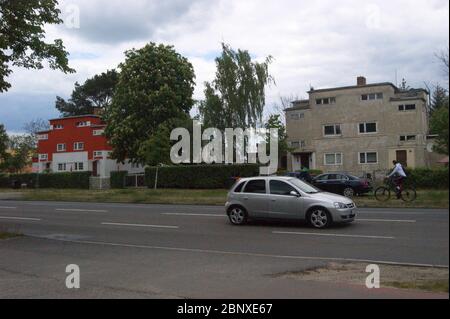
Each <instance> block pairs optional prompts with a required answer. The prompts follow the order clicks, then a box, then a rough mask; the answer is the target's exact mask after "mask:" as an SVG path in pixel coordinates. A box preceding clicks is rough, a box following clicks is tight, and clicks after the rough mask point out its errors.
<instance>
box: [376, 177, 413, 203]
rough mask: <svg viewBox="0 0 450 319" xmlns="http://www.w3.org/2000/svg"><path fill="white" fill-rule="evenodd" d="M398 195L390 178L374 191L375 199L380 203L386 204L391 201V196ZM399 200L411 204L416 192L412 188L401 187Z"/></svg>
mask: <svg viewBox="0 0 450 319" xmlns="http://www.w3.org/2000/svg"><path fill="white" fill-rule="evenodd" d="M392 193H394V194H398V190H397V186H396V185H395V183H394V181H393V179H392V178H389V179H386V180H385V185H384V186H380V187H378V188H377V189H376V190H375V198H376V199H377V200H378V201H380V202H386V201H388V200H389V199H391V194H392ZM400 198H401V199H402V200H403V201H404V202H413V201H415V200H416V198H417V192H416V190H415V188H414V187H412V186H403V189H402V191H401V192H400Z"/></svg>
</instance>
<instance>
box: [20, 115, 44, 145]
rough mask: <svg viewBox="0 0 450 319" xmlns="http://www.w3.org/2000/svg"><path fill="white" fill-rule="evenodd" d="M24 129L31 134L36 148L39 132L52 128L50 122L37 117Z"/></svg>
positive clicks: (32, 142)
mask: <svg viewBox="0 0 450 319" xmlns="http://www.w3.org/2000/svg"><path fill="white" fill-rule="evenodd" d="M23 129H24V131H25V132H26V133H27V134H28V136H30V142H31V147H32V148H36V147H37V135H38V133H39V132H42V131H46V130H48V129H50V124H49V123H48V121H46V120H43V119H35V120H31V121H30V122H28V123H26V124H25V125H24V126H23Z"/></svg>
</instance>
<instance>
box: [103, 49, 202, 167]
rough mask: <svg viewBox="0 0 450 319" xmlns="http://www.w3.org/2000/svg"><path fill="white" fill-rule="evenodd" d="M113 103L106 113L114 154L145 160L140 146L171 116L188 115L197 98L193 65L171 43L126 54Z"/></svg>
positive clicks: (115, 156)
mask: <svg viewBox="0 0 450 319" xmlns="http://www.w3.org/2000/svg"><path fill="white" fill-rule="evenodd" d="M125 55H126V61H125V62H124V63H122V64H120V66H119V67H120V69H121V72H120V76H119V81H118V83H117V86H116V91H115V94H114V98H113V102H112V104H111V107H110V108H109V109H108V112H107V113H106V120H107V124H108V126H107V128H106V131H105V133H106V136H107V137H108V138H109V141H110V144H111V145H112V147H113V153H112V157H113V158H115V159H117V160H118V161H124V160H125V159H126V158H129V159H131V160H132V161H133V162H138V163H143V162H144V161H145V157H144V156H142V152H141V153H139V149H140V148H141V146H142V144H143V143H144V142H146V141H147V140H149V139H150V138H151V137H152V136H153V134H154V133H155V132H156V130H157V128H158V127H159V125H161V124H162V123H164V122H166V121H167V120H168V119H171V118H178V117H183V116H186V115H188V114H189V112H190V110H191V109H192V106H193V104H194V100H193V98H192V94H193V92H194V85H195V82H194V79H195V74H194V68H193V66H192V64H191V63H190V62H189V61H188V60H187V59H186V58H185V57H183V56H181V55H180V54H178V53H177V52H176V51H175V50H174V48H173V47H172V46H165V45H162V44H161V45H156V44H155V43H150V44H147V45H146V46H145V47H144V48H142V49H139V50H135V49H133V50H130V51H127V52H126V53H125Z"/></svg>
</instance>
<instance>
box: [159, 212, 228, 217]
mask: <svg viewBox="0 0 450 319" xmlns="http://www.w3.org/2000/svg"><path fill="white" fill-rule="evenodd" d="M161 215H168V216H202V217H225V215H219V214H189V213H161Z"/></svg>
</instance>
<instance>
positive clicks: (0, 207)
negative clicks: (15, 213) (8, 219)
mask: <svg viewBox="0 0 450 319" xmlns="http://www.w3.org/2000/svg"><path fill="white" fill-rule="evenodd" d="M0 209H17V207H6V206H0Z"/></svg>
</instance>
